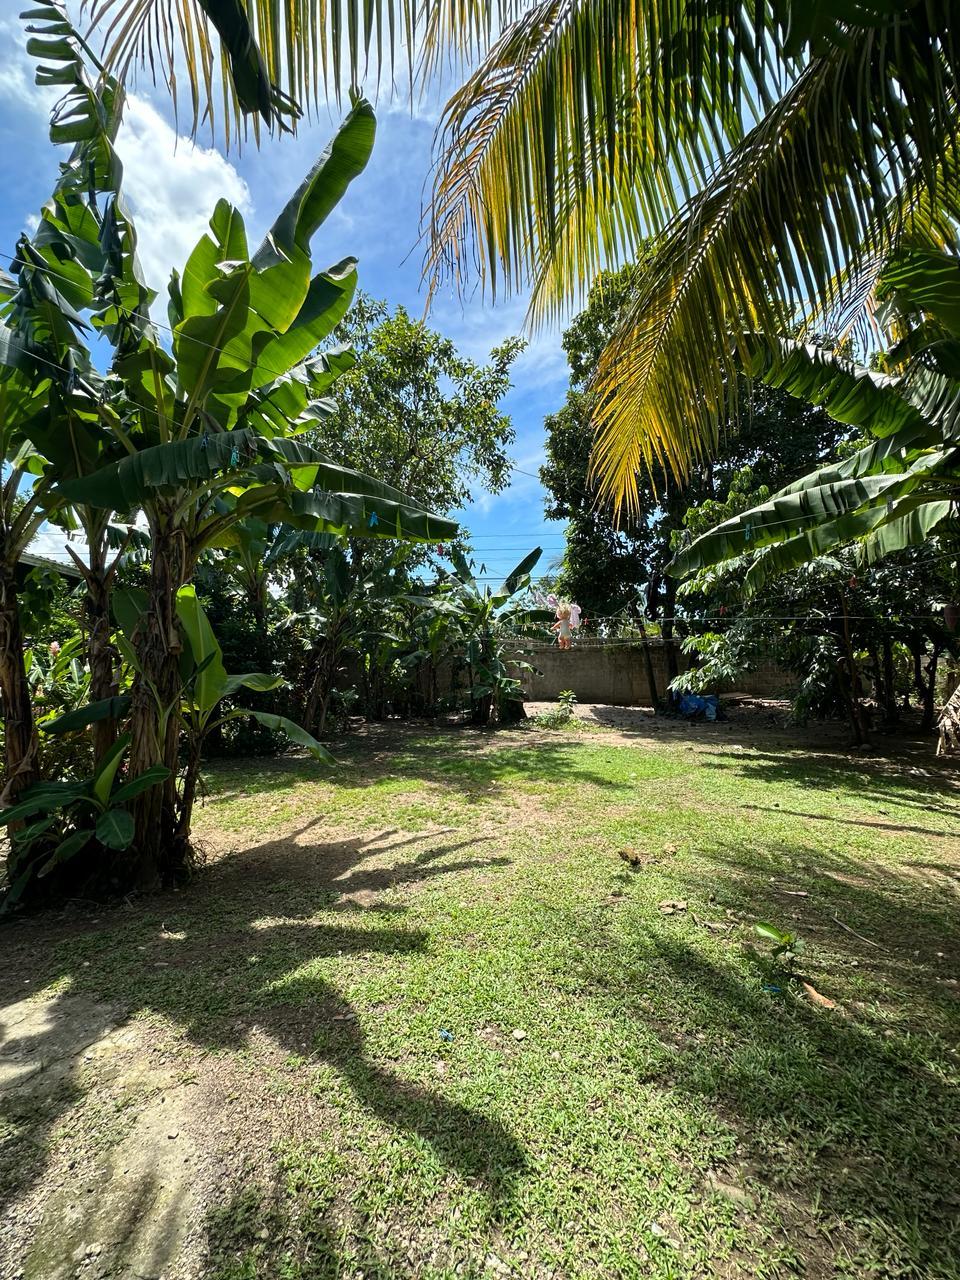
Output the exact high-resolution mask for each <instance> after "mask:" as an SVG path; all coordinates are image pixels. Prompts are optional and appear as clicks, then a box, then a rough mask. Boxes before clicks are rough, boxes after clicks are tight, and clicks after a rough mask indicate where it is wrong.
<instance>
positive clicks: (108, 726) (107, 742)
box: [84, 547, 119, 764]
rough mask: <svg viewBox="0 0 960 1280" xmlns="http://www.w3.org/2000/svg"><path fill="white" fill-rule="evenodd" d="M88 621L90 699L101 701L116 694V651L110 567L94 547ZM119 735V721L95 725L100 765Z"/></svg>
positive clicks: (86, 608) (95, 752)
mask: <svg viewBox="0 0 960 1280" xmlns="http://www.w3.org/2000/svg"><path fill="white" fill-rule="evenodd" d="M84 622H85V625H86V631H87V662H88V664H89V667H90V701H91V702H100V701H102V700H103V699H105V698H113V697H116V695H117V693H118V692H119V685H118V684H117V663H116V656H117V655H116V650H115V649H114V647H113V644H112V643H111V640H110V637H111V635H112V634H113V625H112V622H111V618H110V588H109V587H108V586H107V579H106V567H105V565H104V564H103V563H99V562H98V558H96V557H95V556H94V551H93V548H92V547H91V549H90V575H89V577H88V578H87V595H86V600H85V601H84ZM116 736H117V725H116V721H115V720H100V721H99V722H98V723H97V724H95V725H94V726H93V758H94V762H95V763H96V764H99V762H100V761H101V760H102V759H103V757H104V756H105V755H106V754H107V752H108V751H109V750H110V748H111V747H112V746H113V744H114V742H115V740H116Z"/></svg>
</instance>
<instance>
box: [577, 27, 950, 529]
mask: <svg viewBox="0 0 960 1280" xmlns="http://www.w3.org/2000/svg"><path fill="white" fill-rule="evenodd" d="M935 7H936V6H934V5H927V6H925V7H924V8H925V10H932V9H933V8H935ZM912 12H914V13H915V12H916V8H915V9H914V10H913V11H912ZM928 16H929V15H928ZM905 25H907V24H906V23H905V22H903V23H901V22H899V20H895V21H892V22H891V23H889V24H888V26H887V27H881V28H877V29H874V28H871V29H869V30H865V31H864V32H862V33H861V38H860V39H859V40H858V41H857V42H856V43H853V42H848V43H844V44H840V45H836V46H831V47H830V48H829V49H828V50H827V52H826V53H825V54H824V55H823V56H822V57H819V58H816V59H814V60H812V61H811V62H810V64H809V65H808V66H807V68H806V69H805V70H804V72H803V73H802V75H801V76H800V77H799V78H798V80H797V81H796V83H795V84H794V85H792V86H791V87H790V89H788V90H787V92H786V93H785V94H784V95H783V97H782V98H781V100H780V101H779V103H778V104H777V105H776V107H775V108H774V109H773V110H772V111H771V112H770V113H768V115H767V116H766V117H765V119H764V120H763V121H762V122H761V123H760V124H759V125H758V126H757V127H756V128H755V129H753V130H752V131H751V132H750V133H749V134H748V135H747V136H746V137H745V138H744V140H743V141H742V142H741V143H740V144H739V145H738V146H737V147H735V148H734V149H733V150H732V151H731V153H730V155H729V156H728V157H727V158H726V159H725V161H724V163H723V165H722V166H721V169H720V171H719V172H718V174H717V175H716V176H715V178H714V179H713V180H712V181H711V182H710V184H709V185H708V186H707V188H706V189H705V190H704V191H703V193H702V194H701V195H699V196H698V197H696V198H695V199H694V200H693V201H692V202H691V203H690V204H689V206H688V207H687V208H686V209H685V210H684V211H683V212H682V214H681V215H680V216H678V217H677V218H676V219H675V220H674V222H673V224H672V225H671V227H670V228H669V229H668V232H667V234H666V235H665V236H664V239H663V244H662V248H661V249H660V250H659V252H658V253H657V255H656V256H655V258H654V260H653V263H652V265H651V267H650V268H649V270H648V272H647V274H646V279H645V282H644V284H643V285H642V286H641V288H640V290H639V293H638V297H637V300H636V302H635V304H634V305H633V307H632V308H631V309H630V311H629V312H628V314H627V317H626V319H625V321H624V324H623V327H622V329H621V331H620V333H619V334H618V335H617V336H616V337H615V339H614V340H613V342H612V343H611V345H610V347H609V348H608V350H607V352H606V353H605V355H604V358H603V359H602V361H601V365H600V369H599V371H598V375H597V381H596V390H597V393H598V411H597V425H598V432H599V434H598V441H597V448H596V453H595V468H596V471H597V474H598V477H599V480H600V485H601V489H602V492H603V494H604V496H605V497H606V498H608V499H610V500H612V501H613V502H614V503H615V504H617V505H618V506H619V505H626V506H627V507H628V508H630V507H632V506H633V504H634V503H635V501H636V482H635V476H636V473H637V471H638V470H639V469H640V468H641V467H642V466H648V467H649V466H650V465H651V464H653V463H654V462H660V463H662V464H663V465H665V466H667V467H668V468H670V469H671V470H672V471H673V472H674V473H675V474H677V475H678V476H685V475H686V474H688V473H689V470H690V467H691V465H693V464H695V463H696V462H697V461H698V460H700V459H703V458H705V457H706V456H708V455H709V454H710V453H712V452H713V450H714V449H715V448H716V445H717V443H718V433H719V428H720V423H721V422H722V421H723V420H724V419H725V418H734V419H735V417H736V408H737V406H736V400H735V396H736V386H737V379H736V376H735V375H736V372H737V370H738V368H740V367H741V365H742V362H743V358H744V354H745V353H744V350H743V347H744V335H745V334H746V333H748V332H757V331H760V332H764V331H765V332H790V331H792V330H795V329H796V328H797V327H798V325H799V324H800V323H801V321H802V320H803V318H804V316H805V315H807V314H809V313H810V310H811V303H812V302H813V301H814V300H815V301H817V302H819V303H821V304H825V305H827V306H829V305H830V304H831V303H833V304H837V303H839V302H840V300H841V297H842V285H843V282H844V281H845V280H847V279H848V277H849V276H850V274H851V273H853V274H855V273H856V272H857V271H858V270H860V269H861V268H863V267H864V266H865V264H868V263H870V262H872V261H873V260H875V259H878V258H883V257H885V256H886V254H887V253H888V252H889V251H890V249H891V247H892V246H893V245H895V244H896V243H897V241H898V239H899V237H900V236H901V235H902V234H903V231H904V227H905V225H906V224H905V218H904V216H903V214H902V209H903V207H913V206H914V205H915V204H916V200H910V199H909V198H908V197H909V195H910V194H911V193H914V194H916V195H917V196H920V195H922V193H923V192H924V191H929V190H930V189H931V185H932V188H933V189H934V191H935V192H936V194H937V196H938V198H940V199H942V198H943V171H942V169H941V167H940V164H939V161H940V159H941V158H942V155H943V151H944V147H945V145H946V141H947V140H948V139H953V138H954V136H955V132H956V126H957V115H958V113H957V103H958V78H960V77H958V71H960V58H958V57H956V56H954V55H956V53H957V50H956V49H954V48H950V49H949V52H950V55H951V56H950V57H949V58H948V57H946V56H945V54H944V52H943V50H942V49H941V48H940V46H939V45H937V42H936V40H935V39H934V37H933V36H931V35H930V33H929V32H925V31H924V30H923V29H922V28H923V24H922V23H917V24H915V26H914V28H912V29H911V32H910V33H909V34H910V40H912V41H913V43H910V41H909V40H908V35H907V33H906V32H904V31H902V30H901V29H900V28H901V26H905ZM917 27H919V28H920V30H919V31H918V29H917ZM925 40H926V44H925V43H924V41H925ZM935 45H936V56H935V58H934V62H935V63H936V66H935V67H933V66H928V68H927V70H928V71H929V72H930V74H929V77H928V76H926V75H925V74H924V73H923V72H921V70H920V68H919V65H918V63H919V59H920V55H921V53H922V52H923V51H924V49H925V48H926V50H927V52H928V53H931V55H932V53H933V48H934V46H935ZM894 58H896V60H897V62H898V63H899V70H898V77H897V78H894V77H893V75H892V70H891V68H892V61H891V60H892V59H894ZM931 83H935V84H936V85H937V92H938V93H942V95H943V97H942V100H941V104H940V107H939V108H938V110H939V111H940V113H941V114H942V115H943V117H944V118H943V119H942V120H941V121H940V127H941V128H942V130H943V132H942V133H941V134H939V135H938V134H937V132H936V129H935V128H934V127H933V126H932V125H931V118H930V116H931V107H930V104H929V98H928V95H929V92H930V88H931ZM951 113H952V114H951ZM893 191H900V192H903V193H905V198H904V200H903V201H902V202H899V203H898V202H896V201H893V200H892V199H891V193H892V192H893ZM949 198H950V202H951V206H952V207H953V208H958V207H960V194H958V191H957V188H956V186H954V187H953V188H952V190H951V191H950V193H949Z"/></svg>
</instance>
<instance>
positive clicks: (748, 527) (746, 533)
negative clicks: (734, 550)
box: [743, 520, 753, 542]
mask: <svg viewBox="0 0 960 1280" xmlns="http://www.w3.org/2000/svg"><path fill="white" fill-rule="evenodd" d="M752 537H753V525H752V524H751V523H750V522H749V520H748V521H747V523H746V524H745V525H744V529H743V540H744V542H749V541H750V539H751V538H752Z"/></svg>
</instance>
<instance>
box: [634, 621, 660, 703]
mask: <svg viewBox="0 0 960 1280" xmlns="http://www.w3.org/2000/svg"><path fill="white" fill-rule="evenodd" d="M637 625H638V626H639V628H640V635H641V636H642V638H643V657H644V662H645V663H646V668H647V684H648V685H649V686H650V699H651V701H652V702H653V710H654V712H655V713H656V711H657V710H658V709H659V707H660V694H659V693H658V692H657V675H656V672H655V671H654V669H653V654H652V653H651V652H650V637H649V636H648V635H647V624H646V623H645V622H644V620H643V614H640V616H639V617H638V618H637Z"/></svg>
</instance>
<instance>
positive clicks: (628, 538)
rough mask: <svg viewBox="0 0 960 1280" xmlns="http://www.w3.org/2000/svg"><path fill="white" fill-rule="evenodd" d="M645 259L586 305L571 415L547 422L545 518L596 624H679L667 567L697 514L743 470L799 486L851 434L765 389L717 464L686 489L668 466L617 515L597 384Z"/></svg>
mask: <svg viewBox="0 0 960 1280" xmlns="http://www.w3.org/2000/svg"><path fill="white" fill-rule="evenodd" d="M650 252H651V250H649V249H648V251H647V256H648V257H649V253H650ZM644 261H646V259H642V260H641V263H640V264H639V265H638V266H636V267H629V268H624V269H623V270H621V271H619V272H610V273H604V274H602V275H601V276H600V277H599V278H598V280H597V281H596V282H595V284H594V285H593V287H592V288H591V291H590V296H589V299H588V303H587V306H586V307H585V308H584V310H583V311H581V312H580V313H579V314H578V315H577V316H576V317H575V318H574V320H573V321H572V323H571V324H570V326H569V327H568V329H567V330H566V332H565V334H564V338H563V345H564V349H565V351H566V353H567V358H568V360H569V363H570V375H571V383H572V387H571V390H570V391H569V393H568V395H567V400H566V404H565V405H564V406H563V408H562V409H560V410H559V412H557V413H555V414H552V415H551V416H550V417H548V418H547V420H546V430H547V450H546V451H547V462H546V464H545V465H544V466H543V467H542V468H541V470H540V476H541V480H542V481H543V484H544V486H545V487H546V489H547V490H548V492H549V494H550V499H549V500H548V503H547V508H546V514H547V516H548V517H549V518H550V519H555V520H561V519H566V520H567V521H568V525H567V544H566V550H565V553H564V559H563V566H562V569H561V573H560V576H559V578H558V581H557V588H556V589H557V592H558V594H560V595H561V596H564V597H566V598H568V599H571V600H576V601H577V602H578V603H579V604H580V605H581V606H582V607H583V609H584V611H585V614H586V617H587V618H588V620H589V619H595V618H612V617H613V616H614V615H618V614H621V613H624V614H627V615H631V614H632V615H633V616H634V617H636V616H638V615H639V614H645V616H646V618H647V619H648V620H652V621H657V620H658V619H660V618H663V617H666V618H667V619H672V617H673V615H674V612H675V609H674V593H675V590H676V587H675V584H674V583H673V582H671V580H670V578H669V576H668V575H667V573H666V566H667V564H668V563H669V561H670V558H671V555H672V547H673V545H674V541H675V538H676V535H677V533H678V531H679V530H680V529H681V528H682V527H683V525H684V522H685V519H686V517H687V513H688V511H689V510H690V509H691V508H695V507H696V506H698V505H704V506H706V507H707V509H710V506H709V504H711V503H723V502H725V501H729V500H730V499H729V498H728V497H726V496H725V495H727V494H728V491H730V490H731V487H732V486H733V487H735V486H736V485H737V484H738V483H739V482H738V480H737V477H738V475H739V474H740V473H741V472H742V471H743V469H744V468H750V477H751V479H752V481H753V483H754V484H755V485H758V486H775V485H780V484H783V483H784V482H785V481H787V480H792V479H794V478H795V477H796V476H797V475H799V474H801V473H802V471H803V469H804V468H805V467H808V466H809V465H810V460H811V458H817V459H824V460H826V459H827V458H829V457H830V456H831V455H832V454H833V451H834V450H835V448H836V446H837V444H838V442H839V441H840V440H841V439H842V437H843V434H844V428H843V427H842V426H840V425H838V424H837V423H836V422H835V421H834V420H833V419H831V418H830V417H829V416H828V415H827V414H826V413H825V412H824V411H823V410H822V409H820V408H811V407H809V406H807V405H805V404H802V403H801V402H799V401H798V400H796V399H794V398H792V397H791V396H790V395H788V394H787V393H786V392H785V391H782V390H779V389H769V388H767V387H766V386H764V385H762V384H761V385H760V386H758V387H757V388H756V390H755V392H754V393H753V395H752V397H751V398H749V400H748V405H749V407H748V410H747V411H746V412H745V413H744V414H743V416H742V417H741V419H740V420H739V421H738V422H733V421H731V422H729V423H727V424H726V427H725V430H724V432H723V443H722V447H721V449H720V450H719V456H718V458H717V460H716V462H714V463H713V464H711V465H710V466H708V467H704V468H703V469H702V470H701V471H700V472H698V474H697V475H696V476H695V477H691V478H690V479H689V480H688V482H687V483H686V484H685V485H678V484H677V483H676V482H675V481H673V480H672V478H671V477H669V476H668V474H667V473H666V471H665V470H664V468H663V467H660V466H655V467H653V468H652V469H651V470H650V471H649V472H648V473H645V474H644V475H643V476H641V477H638V481H637V484H638V495H639V497H638V504H639V505H638V506H637V509H636V510H635V511H629V512H626V511H624V512H621V513H620V515H619V517H617V516H615V515H614V513H613V512H612V510H611V509H610V507H609V505H607V504H605V503H603V502H601V501H599V500H598V490H597V485H596V480H595V477H594V476H593V474H592V470H591V449H592V432H591V426H590V419H591V414H592V412H593V403H594V394H593V392H592V391H591V390H590V382H591V379H592V378H593V376H594V374H595V371H596V366H597V361H598V360H599V358H600V354H601V353H602V351H603V349H604V347H605V345H606V343H607V342H608V341H609V339H610V335H611V334H612V332H613V331H614V330H615V328H616V326H617V324H618V323H619V322H620V318H621V317H622V315H623V314H624V312H625V310H626V309H627V308H628V307H629V306H630V305H631V302H632V300H633V299H634V297H635V296H636V289H637V280H638V277H639V274H640V273H641V272H642V269H643V262H644ZM669 632H670V623H669V622H668V625H667V633H668V634H669Z"/></svg>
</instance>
